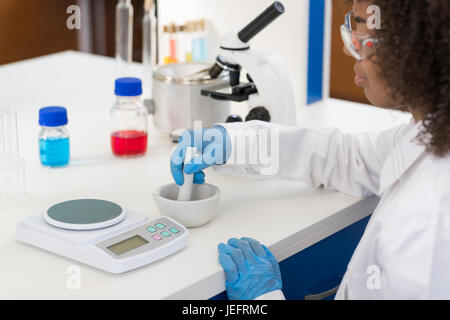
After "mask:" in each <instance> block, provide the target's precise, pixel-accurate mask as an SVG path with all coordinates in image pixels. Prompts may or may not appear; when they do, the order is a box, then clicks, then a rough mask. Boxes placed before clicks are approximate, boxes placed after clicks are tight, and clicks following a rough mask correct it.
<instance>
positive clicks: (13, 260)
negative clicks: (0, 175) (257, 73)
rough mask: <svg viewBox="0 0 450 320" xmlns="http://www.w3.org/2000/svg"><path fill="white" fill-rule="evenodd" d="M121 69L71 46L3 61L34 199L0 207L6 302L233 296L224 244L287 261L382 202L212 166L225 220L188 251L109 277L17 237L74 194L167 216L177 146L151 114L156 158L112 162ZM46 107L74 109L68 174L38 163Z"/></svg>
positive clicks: (325, 112) (200, 231) (329, 116)
mask: <svg viewBox="0 0 450 320" xmlns="http://www.w3.org/2000/svg"><path fill="white" fill-rule="evenodd" d="M134 67H135V68H136V70H137V71H139V70H140V69H141V68H139V66H138V65H137V64H136V65H135V66H134ZM114 73H115V70H114V60H113V59H111V58H106V57H100V56H95V55H90V54H85V53H79V52H73V51H67V52H62V53H58V54H53V55H49V56H44V57H39V58H35V59H31V60H27V61H22V62H18V63H13V64H9V65H4V66H0V88H1V93H2V94H1V102H0V106H3V107H12V108H16V109H17V110H18V117H19V121H18V123H19V136H20V152H21V155H22V156H23V157H24V158H25V159H26V160H27V177H26V179H27V198H26V199H25V200H24V201H22V202H21V203H20V204H16V205H13V206H11V205H9V206H5V205H4V204H0V219H1V223H0V298H2V299H16V298H25V299H54V298H56V299H207V298H210V297H212V296H214V295H216V294H218V293H220V292H222V291H224V290H225V281H224V274H223V271H222V269H221V267H220V265H219V262H218V260H217V245H218V244H219V243H220V242H225V241H227V240H228V239H229V238H231V237H242V236H248V237H253V238H255V239H258V240H259V241H261V242H262V243H264V244H266V245H267V246H269V247H270V249H271V250H272V251H273V252H274V254H275V256H276V257H277V258H278V259H279V260H280V261H281V260H283V259H285V258H287V257H289V256H291V255H293V254H295V253H297V252H299V251H301V250H303V249H304V248H306V247H308V246H310V245H312V244H314V243H316V242H317V241H320V240H322V239H324V238H326V237H328V236H330V235H331V234H334V233H335V232H337V231H339V230H341V229H343V228H345V227H347V226H349V225H351V224H352V223H354V222H356V221H358V220H360V219H361V218H363V217H365V216H367V215H368V214H370V213H371V212H372V210H373V208H374V206H375V205H376V202H377V199H376V198H367V199H361V198H356V197H352V196H348V195H344V194H342V193H339V192H335V191H327V190H322V189H319V190H315V189H312V188H310V187H308V186H307V185H306V184H304V183H302V182H293V181H280V180H250V179H244V178H239V177H232V176H227V175H221V174H219V173H216V172H214V171H213V170H210V169H208V170H207V180H208V182H210V183H212V184H214V185H217V186H219V187H220V188H221V190H222V194H223V197H222V201H221V205H220V213H219V214H218V216H216V217H215V219H214V220H212V221H211V222H210V223H209V224H207V225H205V226H202V227H199V228H194V229H190V243H189V245H188V247H187V248H185V249H183V250H182V251H180V252H178V253H176V254H174V255H172V256H170V257H168V258H166V259H163V260H161V261H159V262H157V263H154V264H151V265H148V266H145V267H142V268H139V269H137V270H134V271H130V272H128V273H125V274H120V275H113V274H108V273H106V272H103V271H100V270H97V269H95V268H92V267H89V266H86V265H82V264H79V263H77V262H75V261H72V260H69V259H66V258H63V257H61V256H58V255H55V254H52V253H49V252H46V251H43V250H41V249H37V248H35V247H32V246H29V245H26V244H23V243H19V242H17V241H16V240H15V226H16V224H17V223H18V222H20V221H21V220H23V219H24V218H25V217H26V216H28V215H31V214H35V213H37V212H41V211H42V210H43V209H45V208H47V207H49V206H50V205H52V204H54V203H57V202H60V201H64V200H68V199H75V198H85V197H89V198H100V199H108V200H112V201H114V202H116V203H118V204H120V205H122V206H123V207H127V208H130V209H134V210H137V211H140V212H142V213H145V214H146V215H148V216H149V217H150V218H156V217H158V216H159V215H160V214H159V212H158V210H157V208H156V205H155V204H154V202H153V200H152V197H151V194H152V191H153V190H154V189H155V188H157V187H159V186H160V185H163V184H166V183H168V182H170V181H171V176H170V170H169V154H170V152H171V150H172V148H173V147H174V144H172V143H171V142H169V139H168V137H167V136H165V135H163V134H161V133H159V132H158V131H157V130H156V129H155V128H154V127H153V124H152V119H151V116H150V128H149V147H148V153H147V154H146V155H145V156H144V157H140V158H136V159H118V158H115V157H113V156H112V154H111V151H110V144H109V129H108V124H109V111H110V108H111V106H112V104H113V103H114V100H115V97H114V94H113V87H114ZM138 75H139V74H138ZM47 105H63V106H65V107H67V108H68V116H69V126H68V128H69V132H70V136H71V156H72V158H71V165H70V166H68V167H65V168H59V169H48V168H44V167H42V166H41V165H40V163H39V152H38V141H37V135H38V132H39V126H38V109H39V108H40V107H42V106H47ZM406 121H408V116H407V115H405V114H401V113H397V112H392V111H386V110H379V109H376V108H373V107H370V106H366V105H360V104H356V103H351V102H345V101H340V100H333V99H329V100H326V101H323V102H319V103H316V104H314V105H312V106H309V107H306V108H301V110H299V122H300V123H302V124H304V125H308V126H313V127H324V126H336V127H338V128H341V129H342V130H343V131H347V132H362V131H373V132H377V131H380V130H383V129H387V128H389V127H391V126H393V125H395V124H397V123H401V122H406ZM73 265H75V266H78V267H79V270H80V278H79V279H80V283H79V284H80V287H79V288H78V289H77V288H74V287H73V286H70V285H68V282H70V281H71V280H70V279H71V278H70V275H71V273H70V272H71V270H73V269H71V268H70V267H71V266H73Z"/></svg>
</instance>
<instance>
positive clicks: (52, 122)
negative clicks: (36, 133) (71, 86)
mask: <svg viewBox="0 0 450 320" xmlns="http://www.w3.org/2000/svg"><path fill="white" fill-rule="evenodd" d="M67 123H68V120H67V110H66V108H64V107H44V108H41V109H40V110H39V125H41V126H45V127H58V126H63V125H65V124H67Z"/></svg>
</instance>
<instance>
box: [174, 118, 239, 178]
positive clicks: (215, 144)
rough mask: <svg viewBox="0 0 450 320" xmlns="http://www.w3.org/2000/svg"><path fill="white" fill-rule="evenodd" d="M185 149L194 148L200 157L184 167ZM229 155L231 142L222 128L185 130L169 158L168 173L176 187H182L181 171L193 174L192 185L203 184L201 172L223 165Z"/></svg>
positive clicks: (203, 175)
mask: <svg viewBox="0 0 450 320" xmlns="http://www.w3.org/2000/svg"><path fill="white" fill-rule="evenodd" d="M187 147H195V148H196V149H197V151H201V155H198V156H197V157H195V158H193V159H192V160H191V161H189V163H187V164H186V165H184V157H185V155H186V148H187ZM230 153H231V140H230V136H229V135H228V133H227V131H226V130H225V128H224V127H222V126H214V127H212V128H208V129H202V130H196V131H194V130H186V131H185V132H183V135H182V136H181V137H180V139H179V140H178V145H177V147H176V148H175V150H174V151H173V152H172V155H171V157H170V171H171V172H172V177H173V179H174V180H175V182H176V183H177V184H178V185H180V186H181V185H183V183H184V177H183V169H184V172H186V173H187V174H194V183H196V184H202V183H204V182H205V174H204V173H203V170H204V169H206V168H208V167H210V166H212V165H217V164H224V163H225V162H226V161H227V160H228V158H229V157H230Z"/></svg>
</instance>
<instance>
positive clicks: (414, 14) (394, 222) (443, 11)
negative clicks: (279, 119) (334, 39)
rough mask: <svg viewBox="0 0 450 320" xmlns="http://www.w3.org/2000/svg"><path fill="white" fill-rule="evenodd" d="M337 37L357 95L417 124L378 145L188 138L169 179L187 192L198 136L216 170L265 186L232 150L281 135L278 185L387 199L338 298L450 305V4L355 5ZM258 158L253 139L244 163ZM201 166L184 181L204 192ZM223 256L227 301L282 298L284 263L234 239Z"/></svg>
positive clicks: (336, 137)
mask: <svg viewBox="0 0 450 320" xmlns="http://www.w3.org/2000/svg"><path fill="white" fill-rule="evenodd" d="M370 5H377V6H378V7H379V8H380V10H381V11H380V12H381V29H370V28H369V27H368V26H367V23H366V21H367V20H368V19H369V17H370V14H369V13H367V9H368V6H370ZM341 32H342V38H343V41H344V44H345V47H344V50H345V52H346V54H348V55H351V56H353V57H354V58H355V59H356V63H355V67H354V70H355V73H356V77H355V83H356V85H358V86H360V87H363V88H364V91H365V94H366V96H367V98H368V99H369V100H370V102H371V103H372V104H374V105H376V106H378V107H380V108H388V109H397V110H398V109H399V110H403V111H405V112H409V113H411V115H412V119H411V122H410V123H407V124H404V125H401V126H398V127H395V128H392V129H390V130H388V131H386V132H383V133H381V134H378V135H377V136H373V135H369V134H360V135H351V134H344V133H341V132H339V131H338V130H314V129H307V128H302V127H301V126H297V127H289V126H283V125H278V124H273V123H268V122H262V121H249V122H245V123H226V124H220V125H217V126H215V127H213V128H210V129H204V130H202V131H201V132H200V131H199V132H192V131H186V132H185V133H184V135H183V137H182V139H181V141H180V142H179V144H178V146H177V148H176V150H175V151H174V153H173V154H172V159H171V172H172V175H173V178H174V179H175V181H176V182H177V183H178V184H180V185H181V184H183V174H182V173H183V164H182V161H176V160H177V158H180V157H181V158H183V155H184V150H185V149H186V147H187V146H188V145H195V144H198V140H199V139H197V140H196V139H192V137H193V136H195V135H197V136H199V137H200V142H201V143H202V145H201V150H202V151H203V155H206V154H208V153H209V152H210V151H211V150H212V149H214V150H216V151H217V150H221V151H222V152H220V153H221V156H220V157H216V161H214V163H213V165H214V168H215V169H217V170H219V171H224V172H229V173H232V174H238V175H245V176H258V175H262V174H263V173H262V170H263V168H262V167H261V166H259V165H258V164H251V163H237V162H235V161H233V159H234V158H233V157H234V156H235V154H236V153H237V152H238V151H239V150H237V147H236V141H237V140H238V139H239V137H240V136H242V135H243V134H245V132H246V131H248V130H260V129H263V130H267V131H269V132H270V131H272V130H277V132H278V133H279V170H278V171H277V173H276V174H275V176H276V177H279V178H282V179H297V180H302V181H306V182H307V183H309V184H310V185H312V186H314V187H319V186H321V185H323V186H325V187H326V188H334V189H337V190H339V191H341V192H344V193H347V194H351V195H358V196H361V195H362V196H368V195H371V194H376V195H378V196H380V197H381V201H380V203H379V204H378V207H377V208H376V210H375V212H374V213H373V215H372V217H371V219H370V221H369V223H368V225H367V227H366V230H365V232H364V235H363V236H362V238H361V240H360V242H359V244H358V246H357V248H356V250H355V252H354V254H353V257H352V258H351V261H350V263H349V265H348V267H347V271H346V273H345V275H344V278H343V280H342V282H341V284H340V287H339V290H338V292H337V294H336V299H450V3H449V1H448V0H433V1H426V0H396V1H392V0H354V3H353V10H352V11H351V12H349V13H348V14H347V16H346V19H345V24H344V25H343V26H342V28H341ZM212 130H214V131H215V132H214V133H212V132H211V131H212ZM217 132H218V133H219V134H220V136H218V135H217ZM211 136H215V137H216V138H215V139H210V138H206V137H211ZM217 137H219V138H217ZM195 141H197V142H195ZM195 146H196V145H195ZM196 147H199V146H196ZM258 147H261V143H260V142H259V144H258V142H257V141H256V140H255V139H253V140H252V139H250V140H249V143H248V145H247V147H246V152H247V153H252V152H256V151H255V150H257V149H258ZM198 160H202V157H200V159H194V161H192V162H191V163H189V164H186V165H185V166H184V171H185V172H186V173H194V181H195V182H196V183H203V182H204V173H203V172H202V170H203V169H205V168H206V167H208V166H209V165H210V164H211V163H209V164H208V163H207V162H205V161H203V162H201V161H198ZM218 250H219V262H220V263H221V265H222V266H223V268H224V271H225V276H226V286H227V293H228V296H229V298H230V299H256V298H258V299H283V298H284V296H283V294H282V291H281V289H282V283H281V275H280V270H279V266H278V263H277V261H276V259H275V258H274V256H273V255H272V253H271V252H270V251H269V250H268V249H267V248H266V247H265V246H263V245H261V244H260V243H259V242H258V241H256V240H253V239H249V238H241V239H235V238H233V239H230V240H229V241H228V243H227V244H223V243H221V244H219V246H218ZM370 266H377V268H379V283H378V285H377V286H375V288H374V287H373V286H368V285H367V282H368V281H367V280H368V277H369V276H370V274H368V273H367V270H368V268H369V267H370Z"/></svg>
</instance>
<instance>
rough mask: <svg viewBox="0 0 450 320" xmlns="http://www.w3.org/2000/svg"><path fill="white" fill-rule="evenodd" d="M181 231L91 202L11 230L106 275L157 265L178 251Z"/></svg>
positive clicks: (170, 223) (183, 238)
mask: <svg viewBox="0 0 450 320" xmlns="http://www.w3.org/2000/svg"><path fill="white" fill-rule="evenodd" d="M188 237H189V233H188V231H187V229H186V228H185V227H184V226H183V225H181V224H180V223H178V222H176V221H175V220H173V219H171V218H169V217H165V216H162V217H160V218H158V219H156V220H153V221H150V219H149V218H148V217H146V216H145V215H143V214H141V213H139V212H135V211H132V210H129V209H122V207H120V206H119V205H117V204H115V203H113V202H109V201H104V200H95V199H80V200H71V201H66V202H61V203H58V204H56V205H54V206H52V207H50V208H49V209H48V210H47V211H46V212H44V214H36V215H32V216H29V217H27V218H26V219H25V220H24V221H23V222H21V223H20V224H18V225H17V229H16V238H17V240H19V241H22V242H25V243H28V244H31V245H33V246H36V247H39V248H42V249H45V250H48V251H51V252H54V253H57V254H60V255H62V256H65V257H68V258H70V259H73V260H76V261H79V262H82V263H85V264H88V265H91V266H93V267H96V268H99V269H102V270H104V271H107V272H111V273H122V272H126V271H129V270H132V269H136V268H139V267H141V266H144V265H147V264H149V263H152V262H155V261H157V260H160V259H162V258H164V257H166V256H168V255H171V254H172V253H175V252H177V251H178V250H181V249H182V248H184V247H185V246H186V245H187V243H188Z"/></svg>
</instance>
